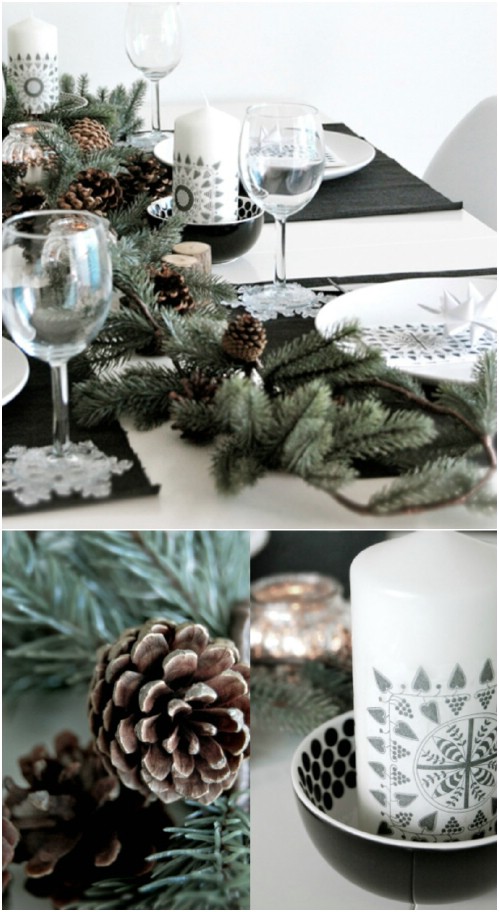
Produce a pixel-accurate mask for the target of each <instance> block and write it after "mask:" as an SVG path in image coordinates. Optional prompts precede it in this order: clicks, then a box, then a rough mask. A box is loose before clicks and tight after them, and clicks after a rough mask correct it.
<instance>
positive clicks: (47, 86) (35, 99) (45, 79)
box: [9, 54, 59, 114]
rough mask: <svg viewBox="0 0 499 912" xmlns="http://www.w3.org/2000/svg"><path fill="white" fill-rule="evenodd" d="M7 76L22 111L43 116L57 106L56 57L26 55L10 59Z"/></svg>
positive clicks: (18, 55)
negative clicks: (21, 106)
mask: <svg viewBox="0 0 499 912" xmlns="http://www.w3.org/2000/svg"><path fill="white" fill-rule="evenodd" d="M9 59H10V66H9V74H10V77H11V79H12V83H13V85H14V88H15V89H16V92H17V94H18V96H19V100H20V102H21V104H22V105H23V107H24V109H25V110H26V111H27V112H30V113H31V114H43V112H44V111H48V110H49V108H51V107H53V105H55V104H57V101H58V99H59V80H58V69H57V55H50V54H45V55H44V56H43V57H42V56H41V55H40V54H36V55H35V56H34V57H32V56H31V54H27V55H26V57H21V55H20V54H17V55H16V57H15V58H12V57H10V58H9Z"/></svg>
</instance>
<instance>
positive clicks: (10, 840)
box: [2, 806, 20, 893]
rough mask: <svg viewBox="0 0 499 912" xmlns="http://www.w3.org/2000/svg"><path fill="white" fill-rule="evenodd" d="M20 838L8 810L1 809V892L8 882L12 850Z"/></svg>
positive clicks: (12, 855)
mask: <svg viewBox="0 0 499 912" xmlns="http://www.w3.org/2000/svg"><path fill="white" fill-rule="evenodd" d="M19 839H20V833H19V830H18V829H17V827H15V826H14V824H13V823H12V820H11V819H10V811H9V809H8V808H6V807H5V806H4V807H3V809H2V893H3V892H4V891H5V890H6V888H7V887H8V885H9V882H10V871H9V865H10V863H11V862H12V861H13V860H14V852H15V848H16V846H17V843H18V842H19Z"/></svg>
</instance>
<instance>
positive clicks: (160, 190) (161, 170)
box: [120, 152, 172, 202]
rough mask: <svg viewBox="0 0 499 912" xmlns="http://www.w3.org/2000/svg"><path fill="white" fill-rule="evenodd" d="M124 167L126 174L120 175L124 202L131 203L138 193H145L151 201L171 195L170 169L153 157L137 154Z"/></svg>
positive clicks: (143, 153) (142, 153)
mask: <svg viewBox="0 0 499 912" xmlns="http://www.w3.org/2000/svg"><path fill="white" fill-rule="evenodd" d="M125 166H126V168H127V172H121V173H120V184H121V186H122V187H123V193H124V194H125V200H126V202H131V200H133V199H134V198H135V197H136V196H138V194H139V193H147V195H148V196H150V197H151V199H160V198H161V197H162V196H170V195H171V192H172V169H171V167H167V166H165V165H163V164H161V162H160V161H158V159H157V158H156V156H155V155H148V154H147V153H145V152H137V154H136V155H133V156H132V157H131V158H129V159H128V160H127V161H126V162H125Z"/></svg>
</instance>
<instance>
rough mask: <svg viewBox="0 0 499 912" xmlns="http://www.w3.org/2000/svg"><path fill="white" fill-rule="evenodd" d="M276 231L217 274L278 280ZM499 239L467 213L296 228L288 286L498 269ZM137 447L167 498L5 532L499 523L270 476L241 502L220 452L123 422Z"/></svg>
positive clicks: (17, 521) (290, 237)
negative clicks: (341, 501) (370, 511)
mask: <svg viewBox="0 0 499 912" xmlns="http://www.w3.org/2000/svg"><path fill="white" fill-rule="evenodd" d="M274 242H275V237H274V226H273V225H271V224H266V225H264V227H263V230H262V233H261V236H260V238H259V239H258V241H257V243H256V244H255V246H254V247H253V249H252V250H251V251H250V252H249V253H248V254H247V255H246V256H244V257H242V258H240V259H238V260H236V261H235V262H233V263H229V264H226V265H219V266H216V267H215V268H214V272H215V273H216V274H217V275H220V276H221V277H223V278H225V279H227V280H228V281H230V282H232V283H234V284H238V283H240V282H252V281H261V280H264V281H266V280H270V279H271V278H272V275H273V262H274ZM496 256H497V248H496V234H495V232H494V231H492V230H491V229H490V228H488V227H486V226H485V225H484V224H482V223H481V222H479V221H478V220H477V219H475V218H474V217H473V216H471V215H470V214H469V213H467V212H465V211H463V210H451V211H445V212H431V213H417V214H408V215H390V216H375V217H368V218H349V219H336V220H329V221H328V220H326V221H314V222H291V223H290V224H289V225H288V229H287V261H288V275H289V278H303V277H307V276H314V277H315V276H327V275H336V276H352V275H353V276H355V275H366V274H378V275H379V274H386V273H397V272H407V271H411V272H413V271H414V272H417V271H437V272H438V271H439V270H441V271H444V270H455V269H461V270H466V269H477V268H484V269H488V268H492V267H494V266H495V264H496ZM123 426H124V427H125V428H126V430H127V432H128V434H129V440H130V444H131V446H132V448H133V450H134V451H135V453H136V454H137V456H138V457H139V459H140V460H141V462H142V465H143V466H144V469H145V471H146V473H147V475H148V477H149V479H150V481H151V482H152V483H153V484H157V483H159V484H160V485H161V491H160V494H159V495H158V496H153V497H145V498H133V499H130V500H122V501H115V502H105V503H102V504H89V505H85V506H83V507H71V508H68V509H64V510H55V511H47V512H41V513H33V514H23V515H21V516H11V517H5V518H4V521H3V528H4V529H23V528H26V527H27V526H29V528H32V529H54V528H73V529H93V528H136V529H149V528H171V529H193V528H194V529H197V528H199V529H203V528H205V529H216V528H219V529H254V528H261V529H295V528H317V529H323V528H333V529H334V528H343V529H358V528H373V529H378V528H387V527H388V528H393V529H405V528H462V529H468V528H495V527H496V518H495V515H492V516H486V515H484V514H482V513H477V512H474V511H470V510H468V509H467V508H464V507H452V508H446V509H441V510H436V511H428V512H425V513H422V514H415V515H409V516H408V517H395V518H389V520H388V521H387V519H386V518H381V519H376V518H371V517H369V518H367V519H366V518H364V517H361V516H357V515H355V514H353V513H351V512H350V511H348V510H346V509H345V508H343V507H339V506H338V505H336V504H335V502H334V501H332V500H331V499H330V498H329V497H328V496H327V495H326V494H324V493H321V492H319V491H317V490H315V489H313V488H311V487H310V486H308V485H307V484H305V482H303V481H302V480H301V479H299V478H294V477H288V476H284V475H278V474H268V475H267V476H266V477H265V478H263V479H262V480H260V481H259V482H258V483H257V484H256V485H255V486H254V487H247V488H245V489H244V490H243V491H242V492H240V493H239V494H238V495H236V496H227V495H222V494H220V493H218V492H217V491H216V489H215V486H214V482H213V478H212V477H211V475H210V464H211V454H212V450H211V448H210V447H196V446H193V445H190V444H188V443H186V442H185V441H183V440H182V439H181V438H180V435H179V433H178V432H176V431H174V430H172V429H171V427H170V425H168V424H165V425H163V426H162V427H160V428H155V429H154V430H152V431H147V432H146V431H140V432H138V431H136V430H135V429H134V428H133V427H132V426H131V424H130V423H129V422H123ZM377 488H379V483H378V482H376V481H373V480H361V481H358V482H355V483H354V485H353V486H352V488H351V489H350V490H348V489H345V492H346V493H350V494H354V495H355V496H358V497H360V498H361V499H368V497H369V496H370V494H371V493H372V492H374V491H375V490H376V489H377Z"/></svg>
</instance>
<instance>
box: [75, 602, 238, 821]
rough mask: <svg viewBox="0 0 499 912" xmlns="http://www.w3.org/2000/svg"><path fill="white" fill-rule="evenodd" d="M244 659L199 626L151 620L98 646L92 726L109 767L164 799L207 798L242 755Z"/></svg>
mask: <svg viewBox="0 0 499 912" xmlns="http://www.w3.org/2000/svg"><path fill="white" fill-rule="evenodd" d="M248 691H249V666H247V665H244V664H242V663H240V662H239V653H238V651H237V649H236V647H235V645H234V644H233V643H232V642H230V641H229V640H223V639H215V640H210V638H209V634H208V631H207V630H206V628H205V627H203V626H202V625H200V624H193V623H186V624H182V625H180V626H178V627H177V626H175V625H174V624H171V623H169V622H168V621H163V620H153V621H149V622H148V623H146V624H144V625H143V626H142V627H136V628H132V629H130V630H127V631H125V632H124V633H123V635H122V636H121V637H120V639H119V640H118V641H117V642H116V643H115V644H114V645H112V646H106V647H104V648H103V650H102V651H101V653H100V656H99V661H98V664H97V667H96V669H95V672H94V677H93V681H92V684H91V689H90V727H91V730H92V732H93V733H94V735H95V738H96V746H97V749H98V751H100V753H101V755H102V757H103V760H104V762H105V764H106V765H107V767H108V769H109V770H113V771H114V772H116V774H117V775H118V776H119V778H120V779H121V781H122V782H123V783H124V784H125V785H126V786H128V787H129V788H132V789H137V790H138V791H139V792H141V793H142V794H145V795H147V794H150V792H153V793H154V794H155V795H157V796H158V798H160V799H161V801H163V802H166V803H168V802H170V801H175V800H177V799H178V798H191V799H194V800H197V801H199V802H200V803H201V804H210V803H211V802H212V801H214V800H215V799H216V798H218V796H219V795H221V793H222V792H223V791H225V790H227V789H230V788H231V787H232V786H233V784H234V782H235V779H236V776H237V773H238V771H239V768H240V765H241V762H242V760H243V758H244V757H245V756H247V755H248V754H249V693H248Z"/></svg>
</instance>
